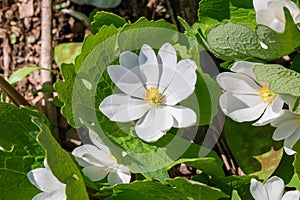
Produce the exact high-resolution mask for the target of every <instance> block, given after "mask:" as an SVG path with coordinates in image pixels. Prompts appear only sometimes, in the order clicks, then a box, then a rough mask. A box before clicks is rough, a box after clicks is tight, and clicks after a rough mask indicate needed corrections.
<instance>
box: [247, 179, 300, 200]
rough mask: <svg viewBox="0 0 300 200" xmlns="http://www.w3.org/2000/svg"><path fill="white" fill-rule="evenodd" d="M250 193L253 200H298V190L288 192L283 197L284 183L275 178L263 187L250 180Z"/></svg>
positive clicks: (299, 195) (299, 194)
mask: <svg viewBox="0 0 300 200" xmlns="http://www.w3.org/2000/svg"><path fill="white" fill-rule="evenodd" d="M250 192H251V195H252V196H253V198H254V199H255V200H299V197H300V192H299V191H298V190H295V191H289V192H286V193H285V194H284V195H283V192H284V182H283V180H282V179H281V178H279V177H277V176H273V177H272V178H270V179H269V180H268V181H267V182H266V183H265V184H264V185H263V184H262V183H261V182H259V181H257V180H256V179H254V178H252V179H251V184H250ZM282 195H283V196H282Z"/></svg>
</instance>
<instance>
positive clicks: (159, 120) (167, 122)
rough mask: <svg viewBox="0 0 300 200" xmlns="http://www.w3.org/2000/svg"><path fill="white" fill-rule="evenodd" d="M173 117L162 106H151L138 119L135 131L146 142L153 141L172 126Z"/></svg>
mask: <svg viewBox="0 0 300 200" xmlns="http://www.w3.org/2000/svg"><path fill="white" fill-rule="evenodd" d="M173 123H174V122H173V118H172V116H171V115H170V114H169V113H168V111H166V110H165V109H164V108H163V107H162V106H156V107H153V108H151V109H150V110H149V111H148V113H147V114H146V115H145V116H144V117H142V118H141V119H139V120H138V121H137V123H136V126H135V132H136V134H137V136H138V137H139V138H141V139H142V140H144V141H146V142H155V141H157V140H158V139H160V138H161V137H162V136H164V135H165V134H166V131H168V130H170V128H171V127H172V126H173Z"/></svg>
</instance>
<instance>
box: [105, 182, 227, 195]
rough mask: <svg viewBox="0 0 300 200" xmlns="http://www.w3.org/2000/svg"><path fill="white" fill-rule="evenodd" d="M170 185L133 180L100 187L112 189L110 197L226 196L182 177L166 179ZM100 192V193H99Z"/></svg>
mask: <svg viewBox="0 0 300 200" xmlns="http://www.w3.org/2000/svg"><path fill="white" fill-rule="evenodd" d="M167 182H168V184H169V185H170V186H167V185H164V184H161V183H159V182H150V181H135V182H133V183H131V184H120V185H116V186H115V187H110V188H104V189H101V193H102V192H103V193H105V192H106V194H108V193H109V192H110V191H111V190H113V194H112V196H110V197H109V198H107V199H109V200H112V199H132V200H135V199H140V198H141V197H143V199H145V200H152V199H170V200H171V199H178V200H179V199H180V200H188V199H189V200H193V199H195V200H196V199H219V198H222V197H224V198H226V197H228V196H227V195H226V194H224V193H223V192H222V191H220V190H218V189H216V188H213V187H209V186H207V185H204V184H200V183H198V182H195V181H189V180H186V179H183V178H175V179H168V180H167ZM101 193H100V194H101Z"/></svg>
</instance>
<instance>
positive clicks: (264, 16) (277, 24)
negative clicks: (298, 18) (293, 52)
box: [256, 9, 285, 33]
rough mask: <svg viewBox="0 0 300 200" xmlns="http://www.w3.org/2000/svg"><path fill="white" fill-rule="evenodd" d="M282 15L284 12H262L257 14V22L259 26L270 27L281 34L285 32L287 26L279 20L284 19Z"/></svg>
mask: <svg viewBox="0 0 300 200" xmlns="http://www.w3.org/2000/svg"><path fill="white" fill-rule="evenodd" d="M282 14H283V10H282V11H280V12H275V11H274V10H272V9H266V10H260V11H257V12H256V22H257V24H262V25H265V26H268V27H270V28H271V29H273V30H274V31H276V32H280V33H281V32H283V31H284V26H285V24H284V22H283V21H280V19H279V18H281V17H282ZM278 17H279V18H278ZM283 17H284V15H283Z"/></svg>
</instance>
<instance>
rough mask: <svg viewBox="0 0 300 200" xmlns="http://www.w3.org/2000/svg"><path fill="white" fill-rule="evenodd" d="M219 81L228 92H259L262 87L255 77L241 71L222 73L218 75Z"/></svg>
mask: <svg viewBox="0 0 300 200" xmlns="http://www.w3.org/2000/svg"><path fill="white" fill-rule="evenodd" d="M217 82H218V83H219V85H220V86H221V87H222V88H223V89H224V90H226V92H231V93H235V94H258V90H259V89H260V88H261V87H260V86H259V85H258V84H257V83H256V82H255V81H254V80H253V79H251V78H250V77H249V76H246V75H245V74H241V73H231V72H224V73H221V74H219V75H218V76H217Z"/></svg>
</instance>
